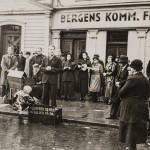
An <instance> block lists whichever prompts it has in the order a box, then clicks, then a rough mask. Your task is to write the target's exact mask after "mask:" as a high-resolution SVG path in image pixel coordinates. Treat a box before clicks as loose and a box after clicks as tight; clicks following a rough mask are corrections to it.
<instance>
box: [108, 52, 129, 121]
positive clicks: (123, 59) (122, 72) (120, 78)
mask: <svg viewBox="0 0 150 150" xmlns="http://www.w3.org/2000/svg"><path fill="white" fill-rule="evenodd" d="M128 62H129V61H128V57H127V56H125V55H121V56H120V58H119V61H118V63H119V70H118V73H117V76H116V83H115V86H116V87H117V90H116V93H115V94H114V95H115V96H114V98H113V103H112V107H111V111H110V116H109V117H108V118H107V119H115V118H116V117H117V112H118V109H119V106H120V98H119V97H118V92H119V90H120V88H121V87H122V86H123V85H124V84H125V82H126V80H127V77H128V69H127V68H128Z"/></svg>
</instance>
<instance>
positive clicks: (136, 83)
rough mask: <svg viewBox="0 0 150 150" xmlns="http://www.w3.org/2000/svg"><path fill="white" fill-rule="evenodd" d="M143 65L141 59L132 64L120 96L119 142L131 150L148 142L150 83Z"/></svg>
mask: <svg viewBox="0 0 150 150" xmlns="http://www.w3.org/2000/svg"><path fill="white" fill-rule="evenodd" d="M142 64H143V63H142V61H141V60H139V59H135V60H133V61H132V62H131V64H130V67H129V68H128V71H129V77H128V79H127V81H126V83H125V85H124V86H123V87H122V88H121V89H120V91H119V94H118V95H119V97H120V98H121V104H120V128H119V140H120V142H123V143H126V144H127V145H128V146H129V148H130V149H131V150H137V148H136V144H141V143H145V142H146V140H147V123H148V122H149V110H148V105H147V103H146V101H147V100H148V98H149V83H148V80H147V78H146V77H145V76H144V75H143V74H142V72H141V70H142V68H143V67H142Z"/></svg>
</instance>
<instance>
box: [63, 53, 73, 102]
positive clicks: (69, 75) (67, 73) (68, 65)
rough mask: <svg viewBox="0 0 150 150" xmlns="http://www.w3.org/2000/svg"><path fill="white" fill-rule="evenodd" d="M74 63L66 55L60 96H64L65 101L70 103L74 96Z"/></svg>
mask: <svg viewBox="0 0 150 150" xmlns="http://www.w3.org/2000/svg"><path fill="white" fill-rule="evenodd" d="M74 80H75V77H74V62H73V61H72V55H71V54H67V56H66V60H65V61H64V62H63V72H62V89H61V90H62V92H61V93H62V95H65V100H66V101H68V100H69V101H70V100H71V97H72V96H73V94H74Z"/></svg>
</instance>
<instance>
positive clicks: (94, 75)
mask: <svg viewBox="0 0 150 150" xmlns="http://www.w3.org/2000/svg"><path fill="white" fill-rule="evenodd" d="M102 74H103V66H102V65H101V64H100V63H99V58H98V57H97V56H94V57H93V63H92V68H91V80H90V88H89V89H90V93H91V95H92V101H93V102H97V95H98V93H99V92H100V90H101V83H102V81H101V76H102Z"/></svg>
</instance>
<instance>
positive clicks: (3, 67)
mask: <svg viewBox="0 0 150 150" xmlns="http://www.w3.org/2000/svg"><path fill="white" fill-rule="evenodd" d="M1 68H2V70H3V71H7V70H9V69H8V67H7V66H6V64H5V56H3V57H2V61H1Z"/></svg>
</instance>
